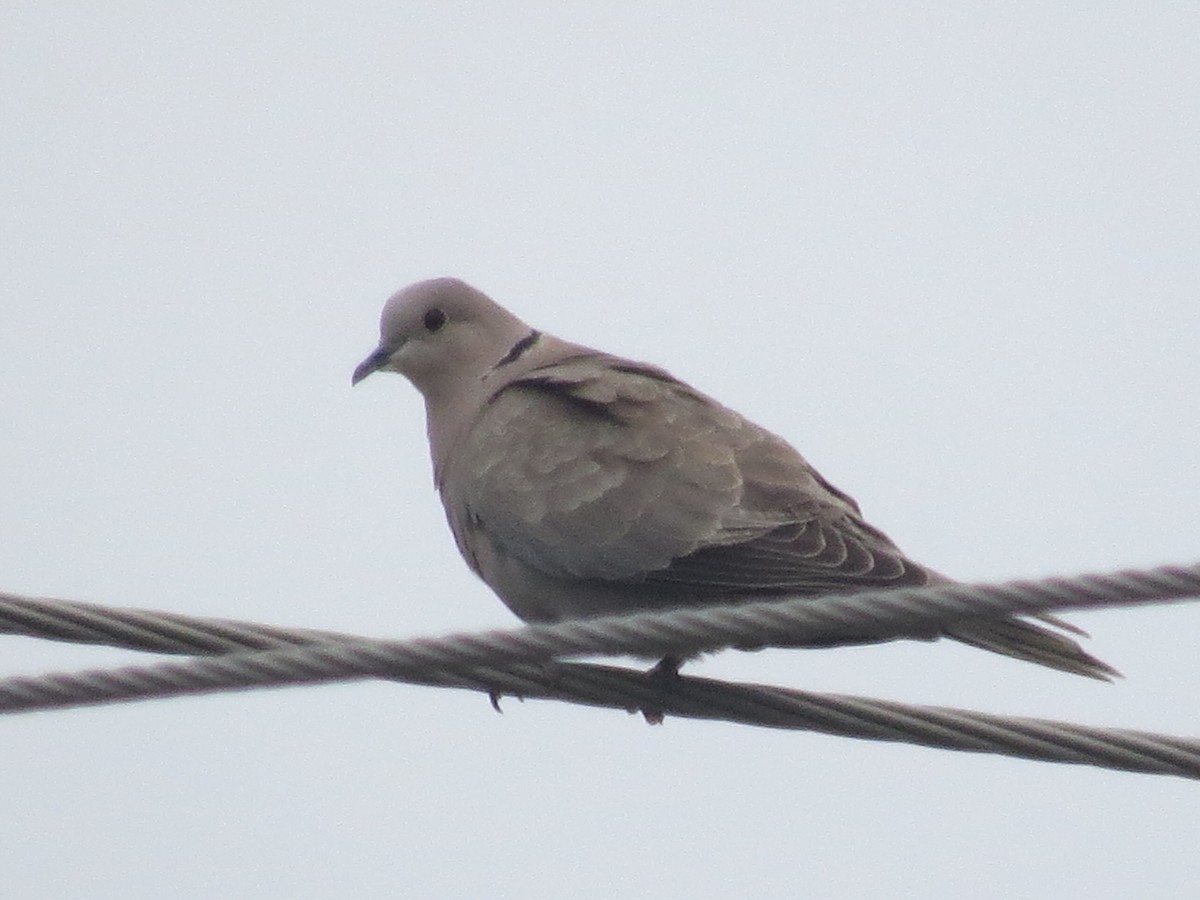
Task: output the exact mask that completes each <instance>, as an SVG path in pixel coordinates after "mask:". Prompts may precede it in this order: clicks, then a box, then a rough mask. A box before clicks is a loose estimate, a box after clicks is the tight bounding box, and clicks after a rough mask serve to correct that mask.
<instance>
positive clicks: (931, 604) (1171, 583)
mask: <svg viewBox="0 0 1200 900" xmlns="http://www.w3.org/2000/svg"><path fill="white" fill-rule="evenodd" d="M1196 596H1200V565H1195V566H1163V567H1161V568H1158V569H1151V570H1138V571H1126V572H1118V573H1114V574H1108V575H1084V576H1079V577H1076V578H1054V579H1047V580H1044V581H1013V582H1008V583H1005V584H998V585H970V584H939V585H933V586H928V587H922V588H894V589H888V590H878V591H863V592H860V593H855V594H840V595H836V594H835V595H827V596H823V597H813V598H807V597H806V598H797V599H791V600H782V601H771V602H759V603H745V604H740V605H735V606H715V607H703V608H699V609H676V610H668V611H665V612H648V613H635V614H631V615H625V616H604V617H597V618H594V619H577V620H572V621H568V622H560V623H557V624H554V625H529V626H525V627H523V628H519V629H513V630H505V631H490V632H485V633H482V634H458V635H451V636H449V637H445V638H422V639H417V640H410V641H386V640H370V639H367V638H358V637H351V636H345V635H339V636H333V635H329V634H328V633H325V634H322V633H321V632H313V631H290V632H289V631H283V630H280V629H268V628H266V627H265V626H260V625H251V624H248V623H240V622H230V621H218V622H214V623H212V624H211V625H210V626H209V627H208V628H207V629H206V628H204V627H203V626H198V625H197V622H201V621H203V620H196V619H190V618H188V617H184V616H178V615H172V614H164V613H149V612H145V611H139V610H111V609H106V610H103V612H99V611H98V610H99V609H100V608H97V607H87V606H85V605H84V604H71V603H67V602H65V601H40V602H38V601H29V600H27V599H26V600H24V601H22V598H19V597H15V596H12V595H0V630H7V631H9V632H15V633H21V634H30V635H34V636H49V637H54V638H57V639H59V640H63V639H66V640H75V641H80V640H90V639H91V637H92V636H94V635H101V637H100V640H102V641H105V642H108V641H109V638H106V637H104V636H103V634H104V631H105V629H108V630H109V633H110V635H111V636H112V637H117V636H120V637H121V639H122V640H128V641H130V643H128V644H121V645H122V646H133V647H135V649H146V650H159V651H160V652H161V651H164V650H165V652H187V653H191V652H204V651H205V649H206V648H211V649H212V650H213V651H218V652H219V651H222V650H229V649H238V648H246V647H258V648H269V647H278V646H279V645H281V644H292V645H300V646H298V647H292V648H290V649H288V648H285V649H274V650H270V649H264V650H263V652H262V653H261V654H259V655H257V657H256V659H255V661H256V664H257V668H255V667H251V666H249V665H247V666H245V667H241V668H240V669H239V671H238V672H237V673H234V672H230V671H223V670H222V666H223V665H224V663H223V662H222V661H221V660H203V661H195V662H191V663H188V664H186V667H185V668H183V669H179V672H178V674H177V675H176V676H174V677H177V678H183V679H186V678H187V677H188V675H187V674H186V673H187V672H192V673H194V677H195V678H196V679H197V680H198V684H203V685H205V686H207V687H208V688H210V689H211V688H212V687H213V686H214V685H217V684H222V685H224V686H226V687H228V688H231V689H232V688H250V687H255V686H260V685H261V686H268V685H269V686H279V685H283V684H287V683H288V678H289V675H288V673H289V671H290V670H292V669H294V670H295V672H296V674H297V678H298V679H299V680H300V681H302V682H308V681H311V680H313V679H314V678H317V677H318V676H319V677H320V678H321V679H322V680H337V679H339V678H355V677H365V676H379V675H381V674H383V675H390V676H392V677H397V676H402V677H405V678H419V677H421V676H422V675H423V674H424V673H427V672H429V671H430V670H435V669H443V670H451V671H462V670H464V669H474V668H479V667H495V666H500V667H505V666H508V665H511V664H512V663H518V662H542V661H546V660H550V659H556V658H562V657H566V656H578V655H586V654H626V655H632V656H644V657H660V656H668V655H670V656H676V657H686V656H690V655H694V654H696V653H700V652H704V651H711V650H718V649H722V648H725V647H744V646H751V647H762V646H795V645H797V644H802V645H803V644H817V645H820V644H829V643H838V642H857V641H862V640H864V638H866V639H887V638H891V637H896V636H904V635H907V634H911V633H921V632H928V631H929V630H930V629H936V628H937V627H938V626H942V625H945V624H947V623H950V622H954V621H958V620H961V619H964V618H970V617H1000V616H1008V615H1014V614H1030V613H1045V612H1049V611H1055V610H1065V609H1087V608H1097V607H1112V606H1132V605H1139V604H1145V603H1161V602H1164V601H1168V600H1184V599H1188V598H1193V597H1196ZM197 632H199V633H197ZM329 638H335V643H332V644H330V643H327V642H326V643H319V644H318V645H317V646H311V645H312V644H313V643H314V641H316V642H321V641H323V640H325V641H327V640H328V639H329ZM214 641H215V642H216V643H213V642H214ZM172 642H181V643H180V650H179V651H172V650H171V649H170V646H171V643H172ZM247 658H248V659H249V655H247ZM169 665H171V664H161V667H162V668H164V670H165V668H166V667H167V666H169ZM155 668H156V667H154V666H148V667H142V669H141V670H134V669H129V670H124V671H125V672H126V676H127V677H128V678H130V679H132V680H135V681H136V680H137V679H138V678H140V677H143V676H144V677H145V678H148V679H153V678H154V677H155V676H154V673H153V670H154V669H155ZM176 668H178V664H176ZM47 677H52V676H47ZM260 679H261V680H260ZM6 684H7V682H4V681H0V690H3V689H4V687H5V685H6ZM112 689H113V690H114V691H117V687H116V685H115V684H114V685H113V688H112ZM129 690H130V691H131V693H130V694H129V696H128V697H126V696H123V695H119V693H114V696H113V697H112V699H114V700H115V699H137V698H138V697H140V696H141V695H140V694H137V693H136V690H137V688H134V687H132V686H131V687H130V688H129ZM5 709H7V707H5V706H4V705H3V701H2V700H0V711H3V710H5Z"/></svg>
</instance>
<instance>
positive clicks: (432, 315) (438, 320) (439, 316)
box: [425, 306, 446, 331]
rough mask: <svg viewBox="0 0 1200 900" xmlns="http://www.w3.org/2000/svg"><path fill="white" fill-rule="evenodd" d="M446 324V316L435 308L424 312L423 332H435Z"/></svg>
mask: <svg viewBox="0 0 1200 900" xmlns="http://www.w3.org/2000/svg"><path fill="white" fill-rule="evenodd" d="M445 324H446V314H445V313H444V312H442V311H441V310H440V309H438V308H437V307H436V306H435V307H434V308H433V309H430V310H426V312H425V330H426V331H437V330H438V329H439V328H441V327H442V326H443V325H445Z"/></svg>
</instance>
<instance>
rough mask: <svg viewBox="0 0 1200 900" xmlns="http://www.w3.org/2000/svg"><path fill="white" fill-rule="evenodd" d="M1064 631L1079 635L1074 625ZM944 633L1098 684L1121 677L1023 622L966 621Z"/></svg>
mask: <svg viewBox="0 0 1200 900" xmlns="http://www.w3.org/2000/svg"><path fill="white" fill-rule="evenodd" d="M1044 619H1045V620H1046V621H1050V622H1052V623H1053V624H1055V625H1059V621H1058V620H1056V619H1053V618H1052V617H1049V616H1047V617H1044ZM1063 625H1065V623H1063ZM1063 625H1060V626H1059V627H1063ZM1067 630H1070V631H1074V632H1077V633H1082V632H1080V631H1079V629H1077V628H1075V627H1074V626H1068V627H1067ZM944 633H945V635H946V636H947V637H951V638H954V639H955V640H956V641H962V642H963V643H964V644H970V645H971V646H973V647H980V648H982V649H984V650H991V651H992V652H993V653H1003V654H1004V655H1005V656H1012V657H1014V658H1016V659H1023V660H1027V661H1029V662H1035V663H1039V664H1041V665H1043V666H1049V667H1050V668H1052V669H1059V670H1061V671H1063V672H1072V673H1074V674H1076V675H1086V676H1087V677H1089V678H1096V679H1098V680H1100V681H1112V680H1113V678H1120V677H1121V673H1120V672H1118V671H1117V670H1116V669H1114V668H1113V667H1112V666H1110V665H1109V664H1108V663H1106V662H1104V661H1103V660H1101V659H1097V658H1096V657H1094V656H1092V655H1091V654H1090V653H1088V652H1087V651H1086V650H1084V649H1083V648H1082V647H1080V646H1079V644H1077V643H1076V642H1075V641H1073V640H1071V639H1070V638H1068V637H1064V636H1063V635H1061V634H1058V633H1057V632H1054V631H1051V630H1050V629H1049V628H1045V627H1043V626H1041V625H1035V624H1033V623H1032V622H1028V621H1026V620H1024V619H968V620H966V621H963V622H959V623H957V624H954V625H950V626H948V627H947V628H946V629H945V632H944Z"/></svg>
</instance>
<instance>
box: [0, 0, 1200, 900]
mask: <svg viewBox="0 0 1200 900" xmlns="http://www.w3.org/2000/svg"><path fill="white" fill-rule="evenodd" d="M591 6H592V9H591V10H590V11H587V12H581V8H580V7H574V8H572V9H570V10H569V11H568V9H567V7H566V6H565V5H562V4H550V3H531V4H461V3H432V2H430V3H403V4H400V3H379V4H353V3H351V4H308V3H288V4H284V3H260V4H230V3H215V4H196V5H181V4H148V3H132V2H128V3H126V2H117V3H108V4H48V3H31V2H9V3H5V4H3V5H2V6H0V121H3V123H4V126H3V128H2V129H0V255H2V262H0V303H2V304H3V306H2V308H0V309H2V313H0V418H2V421H3V429H2V431H0V509H2V510H3V519H2V521H3V539H2V540H0V589H5V590H11V591H20V592H26V593H30V594H36V595H47V596H61V597H66V598H70V599H75V600H86V601H94V602H100V603H111V604H116V605H128V606H139V607H147V608H152V609H167V610H173V611H177V612H181V613H193V614H198V615H220V616H228V617H236V618H245V619H252V620H257V621H262V622H270V623H276V624H280V625H295V626H307V627H320V628H334V629H341V630H346V631H353V632H358V633H363V634H371V635H380V636H416V635H426V634H441V633H446V632H451V631H460V630H466V629H483V628H492V627H506V626H510V625H514V624H516V620H515V619H514V618H513V617H512V616H511V614H510V613H508V611H507V610H506V609H505V608H504V607H503V606H502V605H501V603H500V602H499V601H498V600H496V599H495V598H494V597H493V596H492V595H491V594H490V592H489V591H488V590H487V588H486V587H485V586H484V585H482V584H481V583H479V582H477V581H476V580H475V579H474V578H473V577H472V576H471V575H470V573H469V572H468V571H467V569H466V567H465V566H464V565H463V563H462V562H461V560H460V559H459V558H458V556H457V553H456V551H455V549H454V546H453V542H452V540H451V538H450V535H449V532H448V530H447V528H446V526H445V523H444V521H443V519H442V515H441V509H440V506H439V505H438V503H437V498H436V495H435V494H434V492H433V490H432V485H431V480H430V470H429V463H428V458H427V450H426V445H425V439H424V423H423V418H422V416H423V413H422V409H421V405H420V402H419V398H418V396H417V394H416V392H415V391H414V390H412V388H411V387H409V386H408V385H407V384H406V383H405V382H404V381H403V380H402V379H399V378H387V377H378V378H372V379H370V380H369V381H367V382H366V383H364V384H363V385H360V386H359V387H358V388H357V389H355V390H354V391H351V389H350V385H349V377H350V372H351V370H352V369H353V367H354V365H355V364H356V363H357V362H358V361H359V360H360V359H361V358H362V357H363V356H364V355H365V354H366V353H367V352H369V351H370V350H371V349H372V348H373V347H374V346H375V342H376V339H377V321H378V313H379V309H380V307H381V306H382V303H383V301H384V299H385V298H386V297H387V295H388V294H390V293H391V292H392V291H393V290H395V289H396V288H398V287H400V286H402V285H404V284H406V283H408V282H411V281H414V280H417V279H419V278H424V277H429V276H432V275H441V274H453V275H458V276H460V277H463V278H466V279H468V280H470V281H471V282H473V283H474V284H476V285H477V286H478V287H480V288H481V289H483V290H485V291H486V292H488V293H490V294H491V295H492V296H493V297H495V298H496V299H497V300H499V301H500V302H501V303H503V304H505V305H507V306H509V307H510V308H511V309H513V310H514V311H515V312H517V313H518V314H519V315H521V316H522V317H523V318H525V319H526V320H528V321H530V322H531V323H533V324H534V325H536V326H537V327H539V328H542V329H543V330H547V331H552V332H555V333H558V334H560V335H563V336H565V337H569V338H571V339H573V340H577V341H580V342H584V343H588V344H592V345H594V346H598V347H602V348H604V349H606V350H610V351H613V352H617V353H621V354H624V355H627V356H632V357H636V358H641V359H648V360H651V361H653V362H656V363H659V364H661V365H663V366H665V367H667V368H669V369H670V370H672V371H673V372H675V373H676V374H677V375H679V376H681V377H683V378H685V379H687V380H689V381H691V382H693V383H695V384H696V385H697V386H698V387H700V388H702V389H703V390H705V391H707V392H709V393H711V394H713V395H715V396H716V397H718V398H720V399H721V400H722V401H724V402H725V403H727V404H729V405H731V406H733V407H735V408H737V409H739V410H740V411H742V412H744V413H745V414H747V415H749V416H750V417H752V418H754V419H755V420H756V421H759V422H760V423H762V424H764V425H766V426H767V427H769V428H771V429H772V430H774V431H776V432H778V433H780V434H782V435H784V436H786V437H787V438H788V439H789V440H791V441H792V442H793V443H795V444H796V445H797V447H799V449H800V450H801V451H802V452H803V453H804V454H805V455H806V456H807V457H808V458H809V459H810V460H811V461H812V462H813V463H814V464H815V465H816V466H817V467H818V468H819V469H820V470H821V471H822V472H823V474H824V475H825V476H826V477H828V478H829V479H830V480H831V481H832V482H833V483H834V484H836V485H838V486H839V487H841V488H842V489H844V490H846V491H848V492H849V493H850V494H852V495H853V496H855V497H856V498H857V499H858V500H859V501H860V502H861V504H862V506H863V508H864V510H865V512H866V514H867V516H868V517H869V519H870V520H871V521H872V522H874V523H875V524H877V525H879V526H880V527H882V528H884V529H885V530H886V531H887V532H888V533H889V534H890V535H891V536H892V537H893V538H894V539H895V540H896V541H897V542H898V543H899V544H900V545H901V546H902V547H903V548H904V549H905V550H906V551H907V552H908V553H909V554H910V555H912V556H913V557H915V558H917V559H919V560H921V561H923V562H926V563H928V564H929V565H931V566H933V567H935V568H938V569H940V570H942V571H944V572H946V573H948V574H951V575H953V576H955V577H959V578H964V579H972V580H983V579H1001V578H1010V577H1022V576H1040V575H1045V574H1050V573H1076V572H1082V571H1087V570H1109V569H1114V568H1120V567H1127V566H1147V565H1155V564H1159V563H1164V562H1193V561H1196V560H1197V559H1198V558H1200V466H1198V460H1200V416H1198V414H1197V409H1198V405H1197V400H1196V396H1197V393H1198V391H1200V361H1198V360H1197V346H1198V338H1200V56H1198V55H1197V47H1198V46H1200V8H1198V7H1197V6H1196V5H1195V4H1194V3H1177V4H1176V3H1166V2H1164V3H1157V4H1127V5H1121V4H1096V3H1058V4H1045V3H1036V4H1035V3H1024V4H1006V5H1005V8H1004V10H997V9H995V8H992V7H991V6H987V5H984V4H973V5H970V4H969V5H963V4H950V3H945V4H927V5H921V4H904V5H903V8H902V9H892V10H885V9H883V5H881V4H869V5H864V6H863V7H862V8H861V9H859V10H857V11H856V10H851V9H844V8H840V7H839V8H837V9H835V8H834V6H833V5H832V4H822V5H820V6H819V7H818V6H817V5H815V4H810V5H809V6H810V7H812V8H810V9H808V10H807V11H805V10H804V9H803V7H801V5H800V4H792V3H777V4H770V3H763V4H749V5H747V4H738V5H737V6H736V9H737V12H732V11H725V10H722V11H715V10H716V8H717V7H718V6H723V5H718V4H707V5H699V4H653V5H647V4H632V3H613V4H605V5H604V11H599V9H598V8H599V7H600V6H601V4H592V5H591ZM1073 619H1074V620H1075V621H1076V622H1078V623H1079V624H1081V625H1083V626H1084V627H1086V628H1087V629H1088V630H1089V631H1090V632H1091V633H1092V636H1093V639H1092V640H1091V641H1090V642H1089V643H1088V646H1089V648H1090V649H1091V650H1092V651H1093V652H1095V653H1096V654H1098V655H1099V656H1101V657H1102V658H1104V659H1106V660H1108V661H1109V662H1111V663H1112V664H1114V665H1115V666H1117V667H1118V668H1119V669H1121V670H1122V671H1123V672H1125V673H1126V676H1127V677H1126V679H1125V680H1124V681H1121V682H1120V683H1117V684H1115V685H1103V684H1098V683H1094V682H1090V681H1087V680H1084V679H1079V678H1072V677H1070V676H1068V675H1063V674H1059V673H1056V672H1052V671H1049V670H1043V669H1039V668H1037V667H1033V666H1028V665H1022V664H1020V663H1017V662H1014V661H1011V660H1006V659H1003V658H1000V657H995V656H993V655H990V654H986V653H983V652H980V651H977V650H971V649H969V648H966V647H962V646H957V645H948V644H945V643H939V644H936V645H927V644H907V645H893V646H886V647H871V648H858V649H850V650H829V651H810V652H802V651H768V652H762V653H756V654H739V653H725V654H721V655H719V656H717V657H715V658H711V659H709V660H706V661H704V662H702V663H700V664H697V665H694V666H691V667H689V670H690V671H694V672H696V673H697V674H706V675H712V676H715V677H725V678H734V679H752V680H757V681H770V682H774V683H778V684H782V685H787V686H791V687H798V688H805V689H813V690H829V691H838V692H844V693H859V694H863V695H866V696H877V697H889V698H896V699H901V700H906V701H912V702H919V703H940V704H952V705H960V706H968V707H971V708H975V709H982V710H986V711H991V712H1000V713H1011V714H1028V715H1039V716H1047V717H1052V718H1062V719H1069V720H1073V721H1079V722H1085V723H1089V724H1098V725H1121V726H1130V727H1138V728H1145V729H1150V730H1156V731H1164V732H1170V733H1175V734H1184V735H1197V734H1200V712H1198V710H1197V704H1196V694H1197V690H1196V689H1197V686H1198V685H1200V662H1197V641H1198V640H1200V607H1198V606H1177V607H1173V608H1166V607H1164V608H1155V609H1146V610H1138V611H1121V612H1105V613H1094V614H1087V615H1078V616H1074V617H1073ZM134 660H137V661H148V658H147V657H143V656H138V655H136V654H131V653H122V652H117V651H112V650H104V649H96V648H77V647H69V646H63V645H55V644H49V643H43V642H38V641H34V640H29V639H20V638H11V637H0V670H2V672H3V673H4V674H12V673H26V674H29V673H37V672H47V671H55V670H61V669H71V668H78V667H81V666H85V665H87V666H90V665H98V664H116V663H119V662H127V661H134ZM0 767H2V768H3V771H4V772H5V778H4V784H5V786H4V788H3V799H2V805H3V814H2V815H0V871H2V872H3V873H4V877H3V881H4V885H5V888H4V891H5V893H6V895H7V896H13V897H30V898H51V900H57V898H79V897H88V898H109V897H111V898H158V897H162V896H173V897H179V898H210V897H231V898H237V897H255V898H258V897H294V898H322V897H362V898H376V897H378V898H384V897H434V896H437V897H454V898H457V897H464V898H465V897H487V896H494V897H537V898H540V897H547V898H549V897H566V896H571V897H580V898H611V897H617V896H620V897H671V896H680V897H683V896H686V897H690V898H716V897H729V896H737V895H741V896H754V897H762V898H772V897H795V896H812V897H897V896H913V897H917V896H919V897H947V898H949V897H961V896H965V895H970V896H975V897H1005V898H1013V897H1047V896H1058V897H1089V898H1098V897H1127V896H1133V895H1137V896H1146V897H1161V898H1172V897H1192V896H1194V895H1195V893H1194V892H1195V890H1196V887H1195V886H1196V883H1197V879H1198V878H1200V856H1198V855H1197V850H1196V847H1197V844H1198V841H1200V821H1198V819H1200V813H1198V812H1197V810H1198V809H1200V807H1198V805H1197V793H1196V790H1197V789H1196V786H1195V785H1194V784H1193V783H1189V782H1186V781H1182V780H1179V779H1172V778H1163V777H1154V776H1138V775H1129V774H1122V773H1116V772H1106V771H1100V770H1091V769H1084V768H1077V767H1069V766H1056V765H1050V764H1039V763H1032V762H1022V761H1018V760H1008V759H1002V758H998V757H984V756H975V755H967V754H952V753H948V752H943V751H935V750H927V749H921V748H916V747H906V746H899V745H885V744H875V743H867V742H856V741H850V740H845V739H836V738H831V737H823V736H818V735H811V734H805V733H781V732H771V731H765V730H754V729H750V728H743V727H737V726H732V725H724V724H718V723H698V722H689V721H682V720H668V721H667V723H666V724H665V726H663V727H661V728H650V727H648V726H646V724H645V723H644V722H643V721H642V720H641V718H640V717H637V716H627V715H625V714H624V713H620V712H606V711H601V710H592V709H582V708H573V707H567V706H558V705H553V704H549V703H542V702H532V701H531V702H528V703H524V704H522V703H519V702H516V701H513V700H509V701H507V702H506V703H505V705H504V715H502V716H498V715H496V714H495V713H494V712H493V711H492V710H491V709H490V707H489V705H488V702H487V699H486V698H485V697H482V696H480V695H475V694H468V693H461V692H458V693H456V692H449V691H438V690H434V689H423V688H417V687H408V686H397V685H393V684H351V685H339V686H332V687H323V688H315V689H291V690H281V691H270V692H259V693H254V694H242V695H224V696H213V697H204V698H192V699H179V700H167V701H158V702H152V703H143V704H135V705H126V706H114V707H103V708H97V709H89V710H82V711H79V710H76V711H61V712H52V713H42V714H35V715H26V716H17V717H11V718H6V719H3V720H0Z"/></svg>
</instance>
